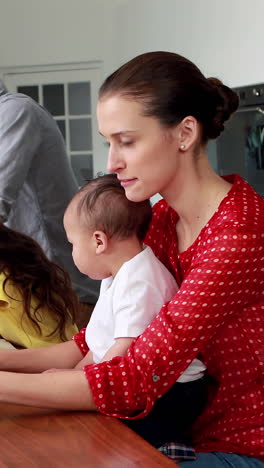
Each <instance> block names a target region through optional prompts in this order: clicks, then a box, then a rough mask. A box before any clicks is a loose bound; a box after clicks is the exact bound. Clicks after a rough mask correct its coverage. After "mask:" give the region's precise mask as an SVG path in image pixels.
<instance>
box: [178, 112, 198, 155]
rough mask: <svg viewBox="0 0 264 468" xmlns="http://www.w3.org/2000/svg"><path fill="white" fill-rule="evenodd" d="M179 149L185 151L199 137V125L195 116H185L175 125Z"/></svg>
mask: <svg viewBox="0 0 264 468" xmlns="http://www.w3.org/2000/svg"><path fill="white" fill-rule="evenodd" d="M176 128H177V133H178V135H177V137H178V144H179V150H180V151H183V152H184V151H187V150H189V149H190V148H191V147H192V146H193V145H196V144H197V142H198V140H199V139H200V125H199V123H198V121H197V120H196V118H195V117H193V116H191V115H190V116H187V117H185V118H184V119H183V120H182V121H181V122H180V123H179V124H178V125H177V127H176Z"/></svg>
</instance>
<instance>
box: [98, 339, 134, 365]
mask: <svg viewBox="0 0 264 468" xmlns="http://www.w3.org/2000/svg"><path fill="white" fill-rule="evenodd" d="M134 339H135V338H116V339H115V343H114V344H113V346H111V348H109V349H108V351H106V353H105V355H104V357H103V359H102V361H101V362H104V361H110V359H112V358H113V357H115V356H125V355H126V352H127V350H128V348H129V346H130V345H131V343H132V341H133V340H134Z"/></svg>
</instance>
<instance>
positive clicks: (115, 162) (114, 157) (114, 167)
mask: <svg viewBox="0 0 264 468" xmlns="http://www.w3.org/2000/svg"><path fill="white" fill-rule="evenodd" d="M123 167H124V162H123V161H122V158H121V157H120V154H119V153H118V152H117V151H115V150H114V149H113V148H111V147H110V149H109V152H108V158H107V168H106V169H107V172H119V171H120V169H122V168H123Z"/></svg>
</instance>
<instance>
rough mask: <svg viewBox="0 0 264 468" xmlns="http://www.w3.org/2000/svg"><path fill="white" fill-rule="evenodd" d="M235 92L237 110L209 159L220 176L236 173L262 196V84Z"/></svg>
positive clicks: (263, 164)
mask: <svg viewBox="0 0 264 468" xmlns="http://www.w3.org/2000/svg"><path fill="white" fill-rule="evenodd" d="M234 90H235V91H236V92H237V93H238V95H239V98H240V105H239V108H238V110H237V111H236V112H235V113H234V115H233V116H232V117H231V119H230V121H229V122H228V123H227V125H226V129H225V131H224V133H223V134H222V135H221V136H220V137H219V138H218V139H217V140H216V142H215V146H214V145H212V144H211V145H210V146H209V158H210V159H211V160H212V159H213V165H214V166H215V169H216V170H217V171H218V173H219V174H220V175H224V174H233V173H236V174H239V175H241V176H242V177H243V178H244V179H246V180H247V181H248V182H249V183H250V184H251V185H252V186H253V187H254V188H255V190H256V191H257V192H258V193H260V194H261V195H262V196H264V84H256V85H251V86H244V87H239V88H234Z"/></svg>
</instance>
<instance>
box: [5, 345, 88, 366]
mask: <svg viewBox="0 0 264 468" xmlns="http://www.w3.org/2000/svg"><path fill="white" fill-rule="evenodd" d="M81 358H82V353H81V351H80V349H79V348H78V346H77V345H76V344H75V342H74V341H73V340H70V341H67V342H66V343H60V344H57V345H53V346H46V347H43V348H32V349H21V350H20V349H19V350H18V349H5V350H0V369H1V370H5V371H14V372H24V373H35V372H43V371H45V370H47V369H50V368H51V367H57V368H58V369H72V368H74V367H75V365H76V364H77V362H79V361H80V360H81Z"/></svg>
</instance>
